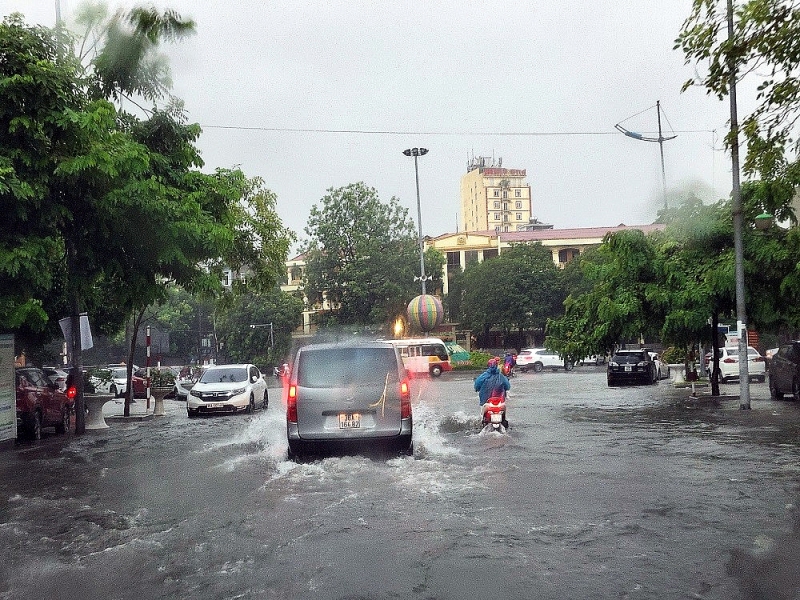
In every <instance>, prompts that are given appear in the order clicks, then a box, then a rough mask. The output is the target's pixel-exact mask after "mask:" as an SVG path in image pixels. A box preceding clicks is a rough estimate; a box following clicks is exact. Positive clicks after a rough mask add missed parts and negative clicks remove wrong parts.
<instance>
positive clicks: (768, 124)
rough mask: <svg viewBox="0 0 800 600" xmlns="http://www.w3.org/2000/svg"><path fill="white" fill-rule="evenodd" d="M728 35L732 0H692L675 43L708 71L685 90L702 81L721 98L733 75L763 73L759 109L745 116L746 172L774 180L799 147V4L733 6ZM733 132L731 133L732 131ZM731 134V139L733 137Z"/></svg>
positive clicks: (754, 1)
mask: <svg viewBox="0 0 800 600" xmlns="http://www.w3.org/2000/svg"><path fill="white" fill-rule="evenodd" d="M733 26H734V30H733V36H732V37H731V38H730V39H729V38H728V1H727V0H693V2H692V10H691V12H690V14H689V17H688V18H687V19H686V21H685V22H684V24H683V27H682V29H681V33H680V35H679V36H678V38H677V40H676V42H675V47H676V48H680V49H681V50H683V52H684V55H685V56H686V62H687V64H688V63H691V62H694V63H697V64H702V63H706V64H707V71H706V72H705V74H698V75H696V76H695V77H692V78H691V79H689V80H688V81H687V82H686V83H685V84H684V86H683V89H686V88H688V87H689V86H692V85H701V86H703V87H705V88H706V91H707V92H708V93H709V94H714V95H716V96H717V97H719V98H720V99H722V98H724V97H725V96H727V95H728V93H729V91H730V90H729V87H730V82H731V75H732V74H733V75H735V76H736V79H737V80H741V79H742V78H743V77H745V76H750V75H752V76H754V77H760V78H761V80H760V82H759V84H758V88H757V89H758V95H757V97H756V100H757V101H758V104H757V105H756V108H755V109H754V110H753V112H752V113H750V114H749V115H748V116H746V117H745V118H744V120H743V121H742V127H741V129H742V132H743V133H744V135H745V137H746V139H747V149H748V150H747V158H746V160H745V163H744V171H745V173H746V174H754V173H759V174H760V175H761V178H762V179H764V180H771V179H773V178H774V177H775V175H776V174H777V173H778V172H779V171H780V170H782V169H783V168H784V167H785V165H786V162H785V158H784V157H785V154H786V150H793V151H796V150H797V149H798V146H797V137H796V132H795V126H796V123H797V119H798V117H800V77H798V75H799V74H800V72H798V66H800V44H798V43H797V39H798V36H800V4H798V3H797V2H796V1H794V0H792V1H786V0H747V1H746V2H743V3H741V4H739V5H737V6H735V7H734V15H733ZM734 133H735V132H731V134H734ZM733 139H734V138H733V137H731V136H728V139H727V143H728V144H729V145H730V144H731V143H732V142H733Z"/></svg>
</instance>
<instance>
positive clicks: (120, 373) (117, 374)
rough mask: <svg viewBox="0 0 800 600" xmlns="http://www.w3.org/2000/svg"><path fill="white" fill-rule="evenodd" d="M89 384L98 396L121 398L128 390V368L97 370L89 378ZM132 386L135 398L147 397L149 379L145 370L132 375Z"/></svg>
mask: <svg viewBox="0 0 800 600" xmlns="http://www.w3.org/2000/svg"><path fill="white" fill-rule="evenodd" d="M89 382H90V383H91V384H92V386H93V387H94V391H95V392H97V393H98V394H111V395H112V396H114V397H115V398H121V397H122V396H124V395H125V391H126V390H127V389H128V368H127V367H125V366H122V367H113V368H111V369H95V370H94V371H92V373H91V374H90V376H89ZM131 386H132V387H133V397H134V398H146V397H147V378H146V377H145V373H144V369H139V370H138V371H134V372H133V373H131Z"/></svg>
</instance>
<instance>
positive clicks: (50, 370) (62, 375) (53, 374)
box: [42, 367, 69, 392]
mask: <svg viewBox="0 0 800 600" xmlns="http://www.w3.org/2000/svg"><path fill="white" fill-rule="evenodd" d="M42 372H43V373H44V375H45V377H47V379H48V380H50V381H52V382H53V383H55V384H56V385H57V386H58V389H59V390H61V391H62V392H63V391H65V390H66V389H67V377H69V373H67V372H66V371H65V370H64V369H59V368H58V367H42Z"/></svg>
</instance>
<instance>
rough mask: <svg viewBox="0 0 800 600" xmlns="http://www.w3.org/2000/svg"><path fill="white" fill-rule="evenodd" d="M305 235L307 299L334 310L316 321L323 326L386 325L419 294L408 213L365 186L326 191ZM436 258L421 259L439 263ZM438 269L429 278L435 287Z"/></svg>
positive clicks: (416, 254) (415, 250)
mask: <svg viewBox="0 0 800 600" xmlns="http://www.w3.org/2000/svg"><path fill="white" fill-rule="evenodd" d="M306 234H307V235H308V236H309V241H308V243H307V245H306V247H305V252H306V257H307V270H306V281H305V291H306V294H307V296H308V298H309V301H310V302H311V303H312V305H317V306H322V305H323V300H327V302H329V303H330V304H331V307H332V309H333V310H331V311H329V312H327V313H325V314H322V315H321V318H322V320H323V324H327V325H332V324H337V325H352V324H384V325H388V324H390V323H392V322H393V321H394V319H395V318H396V317H397V316H398V315H402V314H404V313H405V308H406V305H407V304H408V302H409V301H410V300H411V299H412V298H413V297H414V296H415V295H416V293H418V292H417V290H418V289H419V288H418V287H416V286H417V285H418V284H416V283H414V275H415V274H418V273H419V246H418V242H417V238H416V236H415V233H414V225H413V222H412V221H411V220H410V218H409V216H408V210H407V209H405V208H403V207H402V206H401V205H400V204H399V202H398V201H397V199H396V198H391V199H390V200H389V202H387V203H384V202H382V201H381V200H380V198H379V197H378V192H377V191H376V190H375V189H374V188H370V187H368V186H367V185H366V184H364V183H354V184H350V185H347V186H345V187H342V188H338V189H333V188H331V189H329V190H328V194H327V195H325V196H324V197H323V198H322V200H321V206H317V205H315V206H314V207H312V209H311V215H310V217H309V220H308V225H307V227H306ZM436 254H439V256H436ZM436 254H434V253H428V256H426V259H428V261H430V262H433V261H434V260H437V261H439V260H443V257H441V254H440V253H436ZM438 264H439V270H438V271H431V273H434V274H439V282H440V278H441V275H440V274H441V264H442V263H441V262H439V263H438ZM431 266H433V265H431ZM426 273H427V271H426ZM431 283H432V284H433V285H434V286H435V285H436V283H437V281H436V280H434V281H433V282H431Z"/></svg>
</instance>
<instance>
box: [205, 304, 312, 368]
mask: <svg viewBox="0 0 800 600" xmlns="http://www.w3.org/2000/svg"><path fill="white" fill-rule="evenodd" d="M302 314H303V300H302V298H300V297H299V296H297V295H292V294H287V293H286V292H282V291H281V290H280V289H278V288H273V289H272V290H269V291H266V292H244V293H240V294H236V295H235V296H234V297H233V298H232V301H231V302H230V303H229V304H228V305H227V306H226V308H224V309H222V310H219V311H218V313H217V319H216V330H217V336H218V339H219V341H220V342H221V343H222V344H223V348H224V350H223V352H224V353H225V355H226V356H227V357H228V358H229V359H230V360H231V361H232V362H252V363H254V364H256V365H258V366H259V368H261V370H262V371H265V372H266V371H268V368H269V367H270V365H276V364H282V363H283V362H288V360H287V358H288V356H289V352H290V350H291V345H292V331H294V329H295V328H297V326H298V325H300V323H301V318H302ZM267 325H270V327H267Z"/></svg>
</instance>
